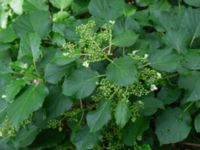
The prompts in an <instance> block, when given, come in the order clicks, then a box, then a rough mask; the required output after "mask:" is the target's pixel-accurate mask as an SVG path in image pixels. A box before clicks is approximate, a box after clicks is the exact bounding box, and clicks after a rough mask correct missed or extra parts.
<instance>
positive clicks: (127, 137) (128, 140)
mask: <svg viewBox="0 0 200 150" xmlns="http://www.w3.org/2000/svg"><path fill="white" fill-rule="evenodd" d="M148 127H149V119H148V118H144V117H140V118H138V119H137V120H136V121H135V122H131V121H130V122H129V123H128V124H127V125H126V126H125V127H124V129H123V130H122V140H123V143H124V144H126V145H128V146H133V145H134V144H135V141H136V140H137V137H139V136H142V134H143V132H144V131H145V130H147V129H148Z"/></svg>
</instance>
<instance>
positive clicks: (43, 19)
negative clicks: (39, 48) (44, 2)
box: [13, 11, 51, 38]
mask: <svg viewBox="0 0 200 150" xmlns="http://www.w3.org/2000/svg"><path fill="white" fill-rule="evenodd" d="M50 27H51V21H50V13H49V12H48V11H31V12H29V13H28V14H24V15H22V16H19V17H18V18H17V19H16V21H15V23H14V24H13V28H14V30H15V32H16V34H17V35H18V36H19V37H22V36H24V35H25V34H27V33H29V32H31V33H37V34H38V35H40V37H41V38H43V37H45V36H47V35H48V34H49V32H50V29H51V28H50Z"/></svg>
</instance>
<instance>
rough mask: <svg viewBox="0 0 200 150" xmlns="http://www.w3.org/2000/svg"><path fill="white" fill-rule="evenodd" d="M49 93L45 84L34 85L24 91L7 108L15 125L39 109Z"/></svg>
mask: <svg viewBox="0 0 200 150" xmlns="http://www.w3.org/2000/svg"><path fill="white" fill-rule="evenodd" d="M47 95H48V91H47V89H46V87H45V86H44V85H43V84H39V85H37V86H36V85H32V86H30V87H28V89H27V90H26V91H25V92H24V93H22V94H21V95H20V96H19V97H18V98H17V99H16V100H15V101H14V102H13V103H12V104H10V105H9V106H8V108H7V115H8V117H9V119H10V120H11V121H12V123H13V125H14V126H18V125H19V123H20V122H21V121H23V120H25V119H27V118H28V117H29V115H30V114H31V113H33V112H34V111H36V110H38V109H39V108H40V107H41V106H42V104H43V101H44V99H45V97H46V96H47Z"/></svg>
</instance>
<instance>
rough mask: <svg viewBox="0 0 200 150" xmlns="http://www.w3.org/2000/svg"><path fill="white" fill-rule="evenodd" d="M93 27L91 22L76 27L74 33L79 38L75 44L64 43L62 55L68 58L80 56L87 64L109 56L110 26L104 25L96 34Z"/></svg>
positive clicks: (93, 24) (93, 23)
mask: <svg viewBox="0 0 200 150" xmlns="http://www.w3.org/2000/svg"><path fill="white" fill-rule="evenodd" d="M95 26H96V24H95V22H94V21H93V20H90V21H88V23H87V24H82V25H80V26H78V27H77V28H76V32H77V34H79V36H80V39H79V41H78V42H77V43H76V44H73V43H70V42H68V43H66V44H65V45H64V49H65V51H64V52H63V55H64V56H66V57H70V58H74V57H76V56H82V58H83V61H84V63H88V64H89V63H91V62H96V61H101V60H104V59H105V57H106V56H107V55H110V50H108V51H107V48H108V46H107V45H111V40H110V39H112V32H111V31H112V30H111V28H112V24H105V25H104V26H102V27H101V28H100V29H99V30H98V32H96V31H95ZM108 49H109V48H108Z"/></svg>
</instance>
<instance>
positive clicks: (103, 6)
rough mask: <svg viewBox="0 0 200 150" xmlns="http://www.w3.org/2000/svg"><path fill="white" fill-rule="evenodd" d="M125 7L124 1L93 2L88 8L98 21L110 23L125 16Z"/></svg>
mask: <svg viewBox="0 0 200 150" xmlns="http://www.w3.org/2000/svg"><path fill="white" fill-rule="evenodd" d="M123 6H124V1H123V0H117V1H116V0H109V1H108V0H91V1H90V3H89V7H88V8H89V12H90V13H91V14H92V15H93V16H94V19H95V20H96V21H98V22H108V21H109V20H115V19H116V18H118V17H119V16H121V15H122V14H123Z"/></svg>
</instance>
